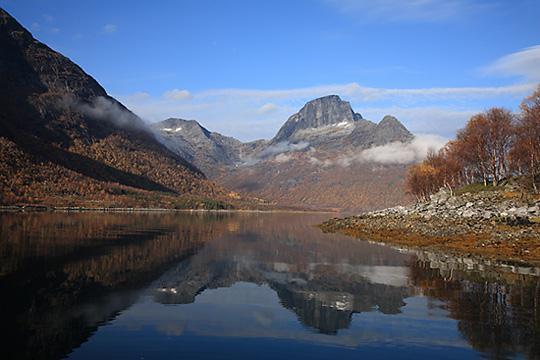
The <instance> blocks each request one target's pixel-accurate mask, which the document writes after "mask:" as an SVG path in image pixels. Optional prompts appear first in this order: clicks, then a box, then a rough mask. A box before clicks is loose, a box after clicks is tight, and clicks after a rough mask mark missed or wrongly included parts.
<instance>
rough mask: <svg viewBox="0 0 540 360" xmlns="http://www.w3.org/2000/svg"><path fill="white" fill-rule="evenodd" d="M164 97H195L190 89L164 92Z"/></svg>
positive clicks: (172, 98) (185, 98)
mask: <svg viewBox="0 0 540 360" xmlns="http://www.w3.org/2000/svg"><path fill="white" fill-rule="evenodd" d="M163 97H164V98H165V99H168V100H188V99H191V98H193V96H192V95H191V93H190V92H189V91H187V90H179V89H173V90H169V91H167V92H165V93H164V94H163Z"/></svg>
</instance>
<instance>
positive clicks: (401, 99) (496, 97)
mask: <svg viewBox="0 0 540 360" xmlns="http://www.w3.org/2000/svg"><path fill="white" fill-rule="evenodd" d="M418 1H422V0H418ZM539 48H540V46H535V47H531V48H528V49H525V50H523V51H521V52H518V53H515V54H510V55H508V56H505V57H503V58H501V59H499V60H497V61H495V62H494V63H493V64H492V65H490V66H488V67H487V68H486V72H489V73H497V74H500V73H513V74H518V75H519V74H521V75H522V76H523V77H525V78H526V81H525V82H521V83H514V84H510V85H506V86H473V87H430V88H378V87H368V86H362V85H360V84H358V83H355V82H353V83H348V84H326V85H319V86H310V87H302V88H292V89H275V90H261V89H238V88H221V89H220V88H218V89H208V90H203V91H199V92H196V93H194V94H192V93H190V92H189V91H188V90H180V89H173V90H170V91H167V92H166V93H164V94H162V95H161V96H152V95H149V94H147V93H136V94H132V95H126V96H117V97H118V98H119V99H120V100H122V101H123V102H124V103H125V104H126V105H127V106H128V107H129V108H130V109H132V110H133V111H134V112H135V113H137V114H138V115H139V116H141V117H142V118H143V119H145V120H147V121H150V122H154V121H160V120H163V119H166V118H169V117H180V118H185V119H197V120H199V121H200V122H202V123H203V124H204V125H205V126H206V127H207V128H209V129H211V130H212V131H217V132H220V133H222V134H225V135H229V136H234V137H237V138H239V139H240V140H244V141H249V140H255V139H258V138H266V139H268V138H271V137H273V136H274V135H275V133H276V132H277V130H278V129H279V127H280V126H281V125H282V124H283V123H284V122H285V121H286V120H287V118H288V117H289V116H291V115H292V114H293V113H295V112H296V111H298V110H299V109H300V108H301V107H302V106H303V105H304V104H305V103H306V102H307V101H309V100H312V99H314V98H317V97H321V96H325V95H329V94H337V95H340V96H341V97H342V98H343V99H344V100H346V101H349V102H351V105H352V107H353V109H354V110H355V111H357V112H359V113H361V114H362V115H363V116H364V117H365V118H367V119H371V120H374V121H378V120H379V119H381V118H382V117H383V116H384V115H386V114H391V115H394V116H396V117H397V118H398V119H400V120H401V121H402V122H403V123H404V125H405V126H406V127H407V128H409V130H411V131H412V132H415V133H419V132H421V133H436V134H439V135H443V136H446V137H453V136H454V134H455V131H456V130H457V129H459V128H461V127H463V126H464V124H465V123H466V121H467V120H468V119H469V118H470V117H471V116H472V115H473V114H475V113H477V112H480V111H483V110H485V108H486V107H489V106H501V105H503V106H510V107H511V108H512V107H514V108H516V109H517V106H518V104H519V101H521V99H522V98H523V97H524V96H526V95H528V94H530V93H531V92H532V91H534V89H535V88H536V86H537V84H536V83H535V82H534V79H539V80H540V75H539V74H540V69H539V68H538V56H539V55H538V54H539V53H540V50H539ZM537 69H539V70H537ZM188 99H189V100H190V101H184V100H188Z"/></svg>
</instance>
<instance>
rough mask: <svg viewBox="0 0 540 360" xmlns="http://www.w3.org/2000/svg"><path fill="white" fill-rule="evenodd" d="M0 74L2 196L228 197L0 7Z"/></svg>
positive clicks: (88, 200)
mask: <svg viewBox="0 0 540 360" xmlns="http://www.w3.org/2000/svg"><path fill="white" fill-rule="evenodd" d="M0 79H1V80H2V81H1V82H2V86H1V87H0V204H3V205H5V204H17V203H46V204H54V205H81V204H83V205H88V206H176V207H185V206H192V205H194V204H195V205H196V206H204V201H203V203H201V202H199V201H198V200H196V199H220V200H222V201H226V200H227V199H228V192H227V191H225V190H224V189H222V188H221V187H219V186H217V185H215V184H214V183H213V182H211V181H209V180H207V179H206V178H205V176H204V174H203V173H202V172H201V171H200V170H198V169H197V167H195V166H194V165H192V164H191V163H189V162H188V161H186V160H185V159H184V158H182V157H181V156H180V155H179V154H177V153H175V152H173V151H171V150H169V149H168V148H167V147H166V146H164V144H162V143H161V142H159V141H158V139H157V138H156V137H155V135H154V134H153V132H152V131H151V130H150V129H149V128H148V127H147V126H146V125H145V124H144V122H143V121H142V120H141V119H139V118H138V117H137V116H136V115H135V114H133V113H132V112H131V111H129V110H128V109H127V108H125V107H124V106H123V105H122V104H121V103H119V102H118V101H116V100H115V99H114V98H112V97H110V96H109V95H108V94H107V92H106V91H105V89H103V87H101V85H99V83H98V82H97V81H96V80H94V79H93V78H92V77H91V76H89V75H88V74H86V73H85V72H84V71H83V70H82V69H81V68H80V67H79V66H77V65H76V64H75V63H73V62H72V61H70V60H69V59H68V58H66V57H65V56H63V55H62V54H60V53H58V52H56V51H54V50H52V49H50V48H49V47H48V46H47V45H45V44H43V43H41V42H39V41H38V40H36V39H35V38H34V37H33V36H32V35H31V34H30V32H28V31H27V30H26V29H25V28H23V27H22V26H21V25H20V24H19V23H18V22H17V21H16V20H15V19H14V18H13V17H11V16H10V15H9V14H8V13H7V12H6V11H4V10H3V9H1V8H0ZM205 201H206V200H205ZM201 204H202V205H201Z"/></svg>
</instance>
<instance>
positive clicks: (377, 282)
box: [0, 213, 540, 359]
mask: <svg viewBox="0 0 540 360" xmlns="http://www.w3.org/2000/svg"><path fill="white" fill-rule="evenodd" d="M327 216H328V215H326V216H325V215H297V214H171V213H163V214H161V213H160V214H121V213H113V214H111V213H81V214H76V213H75V214H62V213H28V214H10V213H4V214H0V231H1V232H0V234H1V238H0V327H1V332H2V333H1V340H0V341H1V346H2V348H1V354H2V355H1V358H2V359H11V358H17V359H19V358H23V359H24V358H26V359H41V358H43V359H58V358H64V357H67V358H72V359H95V358H101V359H120V358H128V359H161V358H163V359H165V358H185V359H252V358H257V359H277V358H283V359H285V358H286V359H303V358H305V359H329V358H332V359H349V358H350V359H353V358H354V359H357V358H411V359H412V358H414V359H416V358H437V359H442V358H449V359H450V358H486V357H487V358H531V359H533V358H540V280H539V278H538V277H537V276H532V275H528V274H524V273H527V272H528V271H529V270H528V269H517V270H516V269H513V270H514V271H515V272H511V271H509V270H512V269H510V268H506V269H504V271H498V270H494V269H493V268H491V267H489V266H487V267H486V265H485V264H475V263H474V262H470V261H468V260H466V261H462V260H459V259H457V260H456V259H454V258H445V257H444V256H440V254H425V253H418V254H415V253H410V252H404V251H398V250H395V249H392V248H390V247H386V246H383V245H379V244H372V243H369V242H367V241H360V240H355V239H351V238H348V237H344V236H341V235H329V234H323V233H322V232H321V231H320V230H319V229H318V228H316V227H314V226H313V224H317V223H319V222H321V221H322V220H324V219H325V218H326V217H327Z"/></svg>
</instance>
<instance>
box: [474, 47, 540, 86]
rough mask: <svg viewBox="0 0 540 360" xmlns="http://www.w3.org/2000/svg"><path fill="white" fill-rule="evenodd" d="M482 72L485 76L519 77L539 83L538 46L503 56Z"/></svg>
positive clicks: (539, 61)
mask: <svg viewBox="0 0 540 360" xmlns="http://www.w3.org/2000/svg"><path fill="white" fill-rule="evenodd" d="M483 71H484V73H486V74H500V75H507V76H521V77H523V78H524V79H526V80H528V81H540V45H535V46H531V47H529V48H526V49H523V50H521V51H518V52H515V53H512V54H509V55H506V56H503V57H502V58H500V59H498V60H497V61H495V62H494V63H493V64H491V65H489V66H487V67H485V68H484V69H483Z"/></svg>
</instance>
